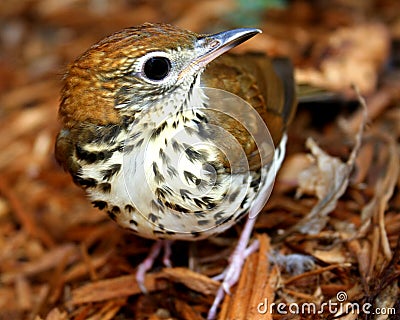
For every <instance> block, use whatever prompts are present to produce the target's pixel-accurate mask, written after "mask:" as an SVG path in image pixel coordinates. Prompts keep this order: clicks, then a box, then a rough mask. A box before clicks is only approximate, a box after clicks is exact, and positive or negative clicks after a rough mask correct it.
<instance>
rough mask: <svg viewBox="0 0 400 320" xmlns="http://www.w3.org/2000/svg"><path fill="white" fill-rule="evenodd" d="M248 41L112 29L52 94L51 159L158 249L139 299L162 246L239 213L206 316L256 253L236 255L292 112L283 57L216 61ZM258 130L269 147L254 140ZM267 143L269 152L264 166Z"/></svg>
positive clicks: (243, 248) (172, 30) (149, 28)
mask: <svg viewBox="0 0 400 320" xmlns="http://www.w3.org/2000/svg"><path fill="white" fill-rule="evenodd" d="M259 32H260V31H259V30H257V29H235V30H230V31H225V32H221V33H217V34H213V35H198V34H196V33H193V32H190V31H187V30H181V29H179V28H176V27H173V26H170V25H166V24H150V23H146V24H143V25H141V26H137V27H132V28H128V29H124V30H122V31H119V32H117V33H115V34H113V35H111V36H109V37H107V38H105V39H103V40H101V41H100V42H98V43H97V44H95V45H93V46H92V47H91V48H90V49H89V50H87V51H86V52H85V53H84V54H82V55H81V56H80V57H79V58H78V59H77V60H76V61H75V62H73V63H72V64H71V65H70V66H69V68H68V71H67V73H66V75H65V77H64V87H63V89H62V92H61V103H60V109H59V118H60V120H61V124H62V129H61V131H60V133H59V135H58V137H57V142H56V148H55V154H56V158H57V160H58V161H59V163H61V164H62V165H63V167H64V168H65V169H66V170H67V171H68V172H69V173H70V174H71V175H72V177H73V180H74V181H75V183H76V184H78V185H79V186H81V187H82V188H84V189H85V190H86V191H87V193H88V194H89V196H90V198H91V200H92V203H93V205H94V206H95V207H98V208H99V209H104V210H106V212H107V213H108V214H109V216H110V217H111V218H112V219H113V220H115V221H116V222H117V223H119V224H120V225H121V226H123V227H124V228H127V229H129V230H132V231H133V232H134V233H136V234H138V235H139V236H142V237H146V238H151V239H156V240H158V241H157V242H156V244H155V245H154V246H153V248H152V249H151V252H150V254H149V257H148V258H147V259H146V260H145V261H144V262H143V263H142V264H141V265H140V266H139V268H138V273H137V279H138V283H139V284H140V285H142V287H143V290H145V288H144V286H143V281H144V273H145V272H146V271H147V270H148V269H149V268H150V267H151V265H152V263H153V260H154V258H155V256H157V255H158V253H159V251H160V248H161V247H162V246H165V247H166V248H167V250H166V252H167V253H168V252H169V250H168V248H169V244H170V240H176V239H178V240H198V239H204V238H206V237H209V236H212V235H215V234H218V233H220V232H222V231H224V230H226V229H227V228H229V227H231V226H232V225H234V224H235V223H236V222H237V221H239V220H240V218H242V217H244V216H246V214H248V213H250V216H251V217H250V218H248V220H247V222H246V224H245V227H244V229H243V232H242V234H241V237H240V239H239V243H238V245H237V248H236V249H235V251H234V252H233V254H232V256H231V260H230V265H229V266H228V268H227V269H226V271H225V272H224V273H223V274H222V276H221V279H223V282H222V285H221V288H220V290H219V291H218V293H217V296H216V300H215V302H214V304H213V307H212V308H211V310H210V314H209V318H213V317H215V315H216V311H217V307H218V304H219V303H220V301H221V300H222V298H223V296H224V293H225V292H229V288H230V287H231V286H232V285H233V284H234V283H236V281H237V279H238V277H239V274H240V271H241V268H242V264H243V261H244V259H245V258H246V256H247V255H248V254H249V253H250V252H252V251H254V250H255V249H256V248H257V243H256V242H254V243H253V244H252V246H250V247H249V248H247V245H248V243H249V239H250V235H251V231H252V229H253V225H254V221H255V215H256V214H257V213H258V211H260V210H261V208H262V206H263V204H264V203H265V201H266V198H267V196H268V190H270V189H271V188H272V184H273V180H274V176H275V172H276V170H277V169H278V168H279V167H280V164H281V162H282V160H283V157H284V153H285V144H286V134H285V133H286V129H287V126H288V124H289V123H290V121H291V119H292V117H293V114H294V112H295V109H296V98H295V90H294V82H293V71H292V67H291V64H290V63H289V62H288V61H287V60H286V59H270V58H268V57H267V56H265V55H263V54H256V53H249V54H243V55H233V54H230V53H226V54H224V55H222V54H223V53H225V52H226V51H228V50H229V49H231V48H233V47H235V46H236V45H238V44H240V43H242V42H244V41H246V40H248V39H250V38H251V37H253V36H254V35H256V34H258V33H259ZM221 55H222V56H221ZM228 92H230V93H228ZM229 95H231V96H229ZM235 99H236V100H235ZM248 104H249V105H248ZM236 113H242V115H238V116H237V117H236V116H235V114H236ZM243 119H244V120H243ZM257 119H258V120H257ZM260 119H261V120H260ZM257 121H258V122H257ZM260 121H261V124H260ZM243 122H247V123H243ZM265 124H266V125H267V127H268V129H269V132H270V134H271V136H272V140H271V137H270V136H269V135H265V134H264V135H263V134H261V135H260V132H263V131H262V128H261V127H263V126H265ZM260 137H261V139H260ZM264 138H265V139H264ZM264 140H265V141H264ZM268 140H269V141H270V145H272V149H273V146H274V147H275V148H276V149H275V152H274V153H273V155H272V157H270V159H269V160H268V159H267V158H268V152H266V151H265V150H270V151H271V150H272V149H271V148H269V149H268V147H267V148H264V151H263V150H262V149H263V146H262V145H263V144H264V142H267V141H268ZM265 154H267V155H265ZM271 154H272V153H270V154H269V155H271ZM266 159H267V160H266ZM164 261H165V263H166V264H167V265H168V264H169V260H168V256H165V259H164Z"/></svg>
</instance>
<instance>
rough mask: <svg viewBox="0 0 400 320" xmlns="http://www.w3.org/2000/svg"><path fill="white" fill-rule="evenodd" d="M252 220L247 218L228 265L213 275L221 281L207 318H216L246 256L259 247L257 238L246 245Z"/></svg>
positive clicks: (238, 275) (236, 279) (252, 224)
mask: <svg viewBox="0 0 400 320" xmlns="http://www.w3.org/2000/svg"><path fill="white" fill-rule="evenodd" d="M254 222H255V219H250V218H248V219H247V222H246V224H245V227H244V229H243V231H242V234H241V235H240V239H239V242H238V243H237V245H236V248H235V250H234V251H233V253H232V255H231V256H230V258H229V265H228V266H227V267H226V269H225V270H224V272H223V273H221V274H220V275H218V276H216V277H214V279H216V280H221V281H222V283H221V285H220V287H219V288H218V291H217V294H216V295H215V299H214V302H213V304H212V306H211V308H210V310H209V312H208V316H207V319H208V320H212V319H215V318H216V316H217V310H218V307H219V305H220V304H221V302H222V300H223V299H224V297H225V294H230V289H231V287H232V286H233V285H235V284H236V283H237V282H238V280H239V277H240V273H241V271H242V268H243V264H244V262H245V261H246V258H247V257H248V256H249V255H250V254H252V253H253V252H255V251H257V250H258V248H259V242H258V240H255V241H254V242H253V243H252V244H251V245H250V246H248V243H249V239H250V234H251V231H252V230H253V226H254Z"/></svg>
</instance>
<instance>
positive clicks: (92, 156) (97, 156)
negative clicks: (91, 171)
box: [75, 145, 113, 164]
mask: <svg viewBox="0 0 400 320" xmlns="http://www.w3.org/2000/svg"><path fill="white" fill-rule="evenodd" d="M75 153H76V156H77V158H78V159H79V160H83V161H85V162H86V163H87V164H92V163H95V162H98V161H105V160H108V159H110V158H111V156H112V155H113V153H112V150H103V151H87V150H85V149H83V148H82V147H81V146H79V145H77V146H76V147H75Z"/></svg>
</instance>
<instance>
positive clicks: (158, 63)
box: [139, 51, 173, 83]
mask: <svg viewBox="0 0 400 320" xmlns="http://www.w3.org/2000/svg"><path fill="white" fill-rule="evenodd" d="M139 65H140V71H139V73H140V75H141V76H142V78H143V79H144V80H146V81H148V82H151V83H160V82H162V81H164V80H165V79H167V78H168V76H169V75H170V74H171V70H172V67H173V64H172V61H171V59H170V58H169V56H168V54H166V53H165V52H161V51H160V52H159V51H156V52H151V53H149V54H147V55H145V56H144V57H142V58H141V60H140V62H139Z"/></svg>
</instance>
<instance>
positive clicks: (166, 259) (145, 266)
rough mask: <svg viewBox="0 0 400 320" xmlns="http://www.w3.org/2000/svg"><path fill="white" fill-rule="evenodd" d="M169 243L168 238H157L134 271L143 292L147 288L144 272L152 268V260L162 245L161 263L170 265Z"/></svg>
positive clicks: (155, 257) (157, 254) (145, 291)
mask: <svg viewBox="0 0 400 320" xmlns="http://www.w3.org/2000/svg"><path fill="white" fill-rule="evenodd" d="M171 244H172V241H169V240H157V241H156V242H155V243H154V244H153V246H152V247H151V249H150V252H149V254H148V255H147V257H146V259H144V260H143V261H142V262H141V263H140V264H139V266H138V268H137V271H136V282H137V284H138V286H139V288H140V290H141V291H142V292H143V293H147V289H146V286H145V284H144V279H145V276H146V273H147V271H149V270H150V269H151V268H152V266H153V264H154V261H155V260H156V259H157V257H158V256H159V254H160V251H161V248H162V247H164V255H163V258H162V261H163V264H164V266H166V267H171V265H172V264H171V260H170V257H171Z"/></svg>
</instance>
